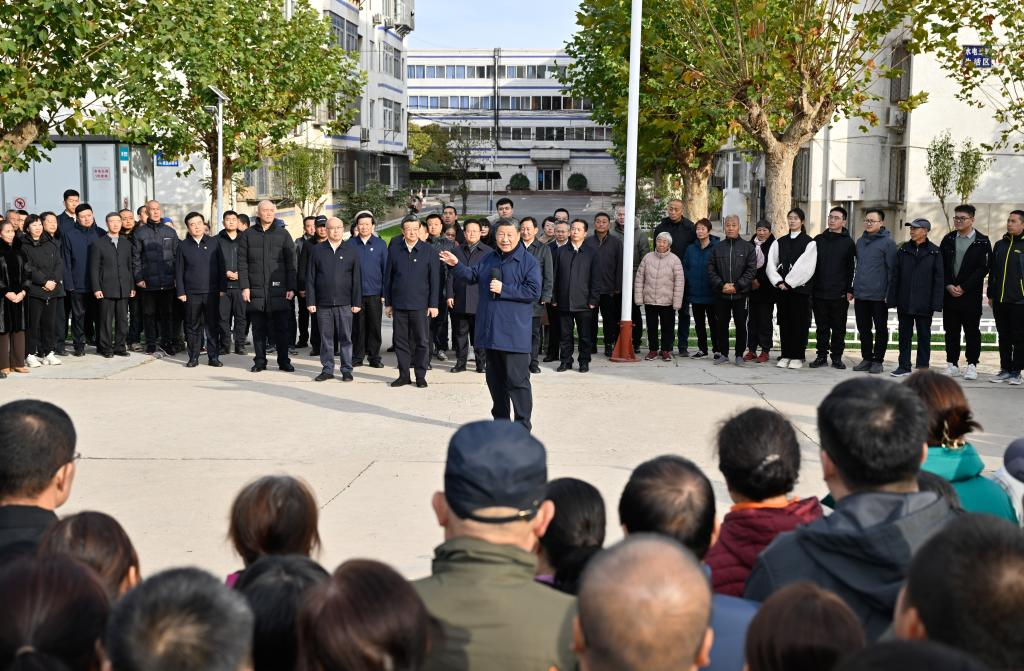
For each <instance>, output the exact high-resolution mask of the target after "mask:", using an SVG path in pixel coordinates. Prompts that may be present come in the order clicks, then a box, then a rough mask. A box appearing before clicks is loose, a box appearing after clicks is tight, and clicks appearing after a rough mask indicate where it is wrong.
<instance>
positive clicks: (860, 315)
mask: <svg viewBox="0 0 1024 671" xmlns="http://www.w3.org/2000/svg"><path fill="white" fill-rule="evenodd" d="M895 271H896V242H895V241H893V239H892V235H891V234H890V233H889V231H888V230H886V228H885V212H882V211H881V210H868V211H867V212H865V213H864V232H863V233H862V234H861V236H860V239H858V240H857V270H856V274H855V275H854V276H853V298H854V300H855V301H856V302H855V303H854V304H853V312H854V315H856V317H857V333H858V334H859V335H860V356H861V360H860V363H859V364H857V365H856V366H854V367H853V369H854V370H855V371H859V372H864V371H867V372H869V373H874V374H876V375H877V374H879V373H881V372H882V370H883V368H882V362H883V361H884V360H885V350H886V347H887V346H888V344H889V323H888V321H887V320H888V317H889V310H888V309H887V308H886V305H885V300H886V297H887V296H888V294H889V285H890V283H891V282H892V277H893V273H894V272H895ZM872 327H873V329H874V332H873V333H872Z"/></svg>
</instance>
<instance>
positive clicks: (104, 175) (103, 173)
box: [92, 167, 110, 182]
mask: <svg viewBox="0 0 1024 671" xmlns="http://www.w3.org/2000/svg"><path fill="white" fill-rule="evenodd" d="M92 178H93V180H95V181H97V182H109V181H110V168H107V167H101V168H93V169H92Z"/></svg>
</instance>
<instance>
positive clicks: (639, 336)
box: [629, 303, 676, 350]
mask: <svg viewBox="0 0 1024 671" xmlns="http://www.w3.org/2000/svg"><path fill="white" fill-rule="evenodd" d="M642 314H643V310H641V309H640V306H639V305H637V304H636V303H634V304H633V311H632V314H630V316H629V318H630V320H632V322H633V349H634V350H638V349H640V343H641V342H643V335H644V320H643V317H642V316H641V315H642ZM675 321H676V319H675V315H672V329H673V333H672V335H673V338H672V341H673V342H675V337H674V336H675V333H674V330H675ZM671 349H672V348H671V347H669V350H671Z"/></svg>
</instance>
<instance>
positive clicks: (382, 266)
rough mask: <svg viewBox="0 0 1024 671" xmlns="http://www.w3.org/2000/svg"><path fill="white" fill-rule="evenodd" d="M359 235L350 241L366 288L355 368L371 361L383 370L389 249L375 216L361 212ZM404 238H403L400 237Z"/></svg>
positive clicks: (357, 322)
mask: <svg viewBox="0 0 1024 671" xmlns="http://www.w3.org/2000/svg"><path fill="white" fill-rule="evenodd" d="M355 227H356V232H355V234H354V235H353V236H352V238H351V239H350V240H349V243H350V244H351V245H353V248H354V249H355V250H356V252H357V253H358V254H359V277H360V278H361V280H360V281H361V282H362V285H363V305H362V310H360V311H359V312H357V313H356V314H355V317H353V320H352V365H353V366H362V365H363V357H368V358H369V360H370V361H369V363H370V368H383V367H384V364H383V363H381V360H380V345H381V321H382V320H381V317H382V315H383V312H384V279H385V278H386V277H387V275H388V248H387V245H386V244H384V240H382V239H381V238H379V237H378V236H377V235H376V234H375V233H374V229H375V227H376V221H375V220H374V217H373V213H372V212H365V211H364V212H359V213H357V214H356V220H355ZM399 237H401V236H399Z"/></svg>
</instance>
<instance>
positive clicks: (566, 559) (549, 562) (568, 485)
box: [537, 478, 605, 594]
mask: <svg viewBox="0 0 1024 671" xmlns="http://www.w3.org/2000/svg"><path fill="white" fill-rule="evenodd" d="M545 499H546V500H548V501H551V503H553V504H554V505H555V517H554V519H553V520H551V524H549V525H548V530H547V532H546V533H545V534H544V535H543V536H542V537H541V539H540V543H539V544H538V547H537V555H538V556H537V581H538V582H542V583H545V584H548V585H551V586H552V587H554V588H555V589H557V590H559V591H562V592H565V593H567V594H575V593H576V589H577V587H578V583H579V580H580V575H581V574H582V573H583V569H584V568H586V565H587V562H589V561H590V559H591V558H592V557H593V556H594V555H595V554H597V553H598V552H600V551H601V546H602V545H604V529H605V516H604V499H602V498H601V492H599V491H597V489H596V488H595V487H594V486H593V485H592V484H590V483H589V482H584V481H583V480H577V479H576V478H558V479H557V480H552V481H551V482H549V483H548V488H547V494H546V496H545Z"/></svg>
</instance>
